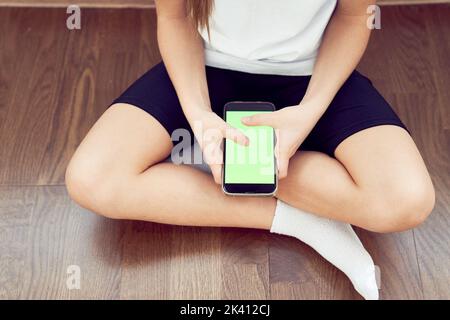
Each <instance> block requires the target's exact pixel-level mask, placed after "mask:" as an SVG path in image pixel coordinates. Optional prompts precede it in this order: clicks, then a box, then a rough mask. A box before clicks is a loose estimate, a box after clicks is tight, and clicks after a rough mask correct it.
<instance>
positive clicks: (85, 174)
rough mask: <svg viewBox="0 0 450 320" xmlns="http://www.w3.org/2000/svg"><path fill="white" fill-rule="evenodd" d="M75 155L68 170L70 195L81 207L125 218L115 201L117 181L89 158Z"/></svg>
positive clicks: (116, 217) (67, 178)
mask: <svg viewBox="0 0 450 320" xmlns="http://www.w3.org/2000/svg"><path fill="white" fill-rule="evenodd" d="M86 160H87V161H85V160H84V159H80V158H76V157H74V158H73V159H72V160H71V162H70V164H69V166H68V167H67V170H66V175H65V181H66V187H67V191H68V193H69V195H70V197H71V198H72V199H73V200H74V201H75V202H76V203H77V204H78V205H80V206H81V207H83V208H86V209H88V210H90V211H93V212H95V213H98V214H100V215H103V216H105V217H108V218H113V219H120V218H123V217H122V216H121V215H120V214H118V213H117V211H116V210H115V207H114V203H115V202H116V201H117V197H118V194H117V193H118V187H117V182H114V179H112V177H111V176H110V175H109V174H108V173H106V172H105V171H104V170H102V169H101V168H99V167H98V166H96V165H93V164H92V163H89V162H88V159H86Z"/></svg>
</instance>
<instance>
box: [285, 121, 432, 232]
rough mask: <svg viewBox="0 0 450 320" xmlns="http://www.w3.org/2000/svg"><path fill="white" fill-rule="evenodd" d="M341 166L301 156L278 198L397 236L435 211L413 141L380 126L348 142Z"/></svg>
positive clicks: (313, 155)
mask: <svg viewBox="0 0 450 320" xmlns="http://www.w3.org/2000/svg"><path fill="white" fill-rule="evenodd" d="M336 157H337V159H338V160H336V159H333V158H330V157H328V156H327V155H325V154H321V153H315V152H298V153H297V154H296V155H295V156H294V157H293V158H292V159H291V161H290V164H289V175H288V177H287V178H286V179H284V180H282V181H281V182H280V188H279V192H278V195H277V197H278V198H280V199H281V200H283V201H285V202H287V203H289V204H291V205H292V206H295V207H297V208H301V209H303V210H305V211H309V212H313V213H315V214H318V215H321V216H325V217H328V218H333V219H336V220H341V221H345V222H348V223H350V224H353V225H357V226H360V227H362V228H365V229H368V230H372V231H378V232H392V231H401V230H405V229H408V228H412V227H415V226H417V225H418V224H420V223H421V222H422V221H423V220H425V219H426V217H427V216H428V215H429V213H430V212H431V210H432V208H433V206H434V189H433V185H432V183H431V179H430V177H429V175H428V172H427V169H426V167H425V165H424V163H423V160H422V158H421V156H420V154H419V152H418V150H417V148H416V146H415V144H414V142H413V140H412V139H411V137H410V136H409V135H408V134H407V132H406V131H405V130H403V129H402V128H400V127H396V126H389V125H387V126H377V127H372V128H369V129H366V130H363V131H360V132H358V133H356V134H354V135H353V136H351V137H349V138H347V139H346V140H344V141H343V142H342V143H341V144H340V145H339V146H338V148H337V150H336Z"/></svg>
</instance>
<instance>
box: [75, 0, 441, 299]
mask: <svg viewBox="0 0 450 320" xmlns="http://www.w3.org/2000/svg"><path fill="white" fill-rule="evenodd" d="M374 2H375V1H371V0H364V1H362V0H361V1H353V0H339V1H336V0H279V1H275V0H215V1H213V0H157V1H156V10H157V17H158V44H159V48H160V51H161V55H162V60H163V62H161V63H159V64H157V65H156V66H155V67H153V68H152V69H151V70H150V71H148V72H147V73H146V74H145V75H143V76H142V77H141V78H140V79H139V80H137V81H136V82H135V83H134V84H133V85H132V86H131V87H130V88H128V89H127V90H126V91H125V92H124V93H123V94H122V95H121V96H120V97H119V98H118V99H116V100H115V101H114V103H113V104H112V106H110V108H108V109H107V111H106V112H105V113H104V114H103V115H102V117H101V118H100V119H99V120H98V121H97V123H96V124H95V125H94V127H93V128H92V129H91V130H90V132H89V133H88V135H87V136H86V138H85V139H84V140H83V142H82V143H81V145H80V146H79V148H78V149H77V151H76V153H75V155H74V156H73V158H72V160H71V162H70V164H69V167H68V169H67V174H66V182H67V188H68V191H69V193H70V195H71V196H72V198H73V199H74V200H75V201H76V202H78V203H79V204H80V205H82V206H83V207H86V208H88V209H90V210H92V211H94V212H97V213H99V214H102V215H104V216H106V217H111V218H118V219H138V220H146V221H153V222H158V223H170V224H177V225H194V226H222V227H227V226H229V227H246V228H259V229H266V230H270V231H271V232H276V233H280V234H285V235H290V236H294V237H297V238H298V239H300V240H302V241H304V242H305V243H307V244H309V245H310V246H312V247H313V248H314V249H315V250H317V251H318V252H319V253H320V254H321V255H322V256H324V257H325V258H326V259H328V260H329V261H330V262H331V263H333V264H334V265H336V266H337V267H338V268H340V269H341V270H342V271H343V272H344V273H345V274H346V275H347V276H348V277H349V278H350V280H351V281H352V283H353V285H354V286H355V288H356V290H358V292H360V293H361V294H362V295H363V296H364V297H365V298H366V299H377V298H378V290H377V288H376V283H375V268H374V264H373V261H372V259H371V257H370V256H369V254H368V253H367V252H366V251H365V250H364V248H363V247H362V245H361V243H360V241H359V239H358V238H357V236H356V234H355V233H354V232H353V230H352V228H351V226H350V224H353V225H356V226H359V227H361V228H365V229H367V230H371V231H375V232H392V231H401V230H405V229H408V228H412V227H415V226H417V225H418V224H420V223H421V222H422V221H424V219H425V218H426V217H427V216H428V214H429V213H430V212H431V210H432V208H433V206H434V190H433V186H432V182H431V180H430V177H429V174H428V172H427V169H426V167H425V165H424V162H423V160H422V158H421V156H420V154H419V151H418V150H417V148H416V146H415V144H414V142H413V140H412V139H411V136H410V135H409V133H408V131H407V130H406V128H405V126H404V124H403V123H402V122H401V121H400V119H399V118H398V117H397V115H396V114H395V113H394V111H393V110H392V109H391V107H390V106H389V104H388V103H387V102H386V101H385V100H384V99H383V98H382V96H381V95H380V94H379V93H378V92H377V90H376V89H375V88H374V87H373V86H372V83H371V82H370V80H369V79H368V78H366V77H365V76H363V75H361V74H360V73H358V72H357V71H355V68H356V66H357V64H358V62H359V61H360V59H361V56H362V55H363V53H364V50H365V48H366V46H367V42H368V40H369V35H370V28H369V27H368V26H367V21H368V19H369V13H367V12H370V10H368V7H369V6H370V5H372V4H374ZM232 100H240V101H270V102H273V103H274V104H275V106H276V107H277V109H278V111H276V112H274V113H271V114H264V115H262V114H260V115H256V116H252V117H250V118H244V119H243V120H242V121H243V122H244V124H245V125H249V126H253V125H269V126H271V127H273V128H275V129H277V132H278V140H277V141H278V145H277V163H278V164H279V166H278V171H279V177H280V178H281V180H280V182H279V188H278V191H277V194H276V196H275V197H230V196H226V195H224V194H223V192H222V190H221V188H220V186H219V185H218V183H220V172H221V165H220V164H218V163H216V162H211V161H210V163H209V164H210V167H211V171H212V174H213V177H214V179H213V178H211V176H210V175H208V174H206V173H204V172H201V171H198V170H196V169H195V168H192V167H190V166H184V165H178V166H177V165H174V164H171V163H167V162H164V163H162V162H161V161H162V160H164V159H165V158H166V157H167V156H168V155H169V154H170V152H171V149H172V146H173V144H172V141H171V134H172V133H173V132H174V131H175V130H176V129H179V128H184V129H189V130H190V129H191V128H194V127H195V126H194V124H200V125H201V127H202V128H203V131H205V130H207V129H210V128H219V129H220V130H221V133H222V136H221V137H217V139H215V140H208V141H206V142H205V141H203V142H202V143H201V145H200V147H201V148H202V149H203V150H206V149H207V148H208V147H210V146H214V147H217V146H218V145H219V144H220V142H221V141H222V139H223V138H227V139H233V140H234V141H236V142H237V143H241V144H246V143H247V138H246V137H245V136H244V135H243V134H242V133H241V132H237V130H232V128H229V127H228V126H227V124H226V123H225V122H224V121H223V120H222V118H221V117H220V116H219V115H221V114H222V108H223V106H224V104H225V103H226V102H228V101H232ZM202 134H203V133H202V132H199V131H198V130H196V131H195V132H194V135H195V136H196V137H197V139H198V140H199V141H202V139H199V138H202Z"/></svg>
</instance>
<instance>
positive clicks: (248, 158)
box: [225, 111, 275, 184]
mask: <svg viewBox="0 0 450 320" xmlns="http://www.w3.org/2000/svg"><path fill="white" fill-rule="evenodd" d="M262 112H270V111H227V114H226V119H227V120H226V121H227V123H228V124H230V125H231V126H232V127H235V128H237V129H239V130H241V131H242V132H243V133H244V134H246V135H247V137H248V138H249V140H250V143H249V145H248V146H241V145H239V144H237V143H235V142H234V141H232V140H230V139H226V141H225V144H226V145H225V148H226V152H225V183H252V184H273V183H275V160H274V130H273V128H272V127H268V126H251V127H250V126H246V125H244V124H243V123H242V122H241V118H242V117H247V116H251V115H254V114H257V113H262Z"/></svg>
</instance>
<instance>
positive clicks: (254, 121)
mask: <svg viewBox="0 0 450 320" xmlns="http://www.w3.org/2000/svg"><path fill="white" fill-rule="evenodd" d="M241 122H242V123H243V124H245V125H246V126H269V127H274V125H275V112H267V113H258V114H254V115H252V116H249V117H242V118H241Z"/></svg>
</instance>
